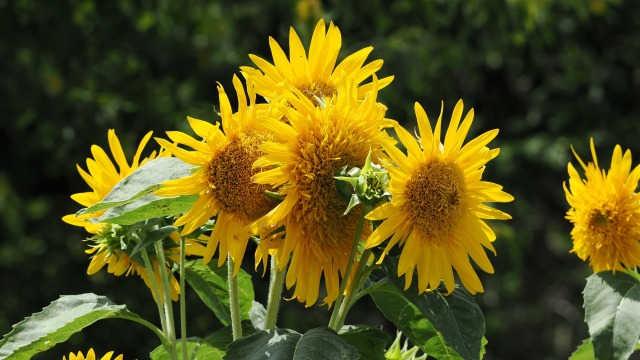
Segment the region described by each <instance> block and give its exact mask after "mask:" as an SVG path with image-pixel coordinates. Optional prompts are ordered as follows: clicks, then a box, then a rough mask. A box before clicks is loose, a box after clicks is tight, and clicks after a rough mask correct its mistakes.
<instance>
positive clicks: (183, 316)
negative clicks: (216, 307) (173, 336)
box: [180, 236, 187, 360]
mask: <svg viewBox="0 0 640 360" xmlns="http://www.w3.org/2000/svg"><path fill="white" fill-rule="evenodd" d="M185 251H186V238H184V237H183V236H181V237H180V337H181V341H180V342H181V344H182V359H183V360H187V301H186V297H187V295H186V292H187V289H186V288H185V285H184V280H185V279H184V277H185V269H184V266H185V264H184V263H185V257H186V255H185Z"/></svg>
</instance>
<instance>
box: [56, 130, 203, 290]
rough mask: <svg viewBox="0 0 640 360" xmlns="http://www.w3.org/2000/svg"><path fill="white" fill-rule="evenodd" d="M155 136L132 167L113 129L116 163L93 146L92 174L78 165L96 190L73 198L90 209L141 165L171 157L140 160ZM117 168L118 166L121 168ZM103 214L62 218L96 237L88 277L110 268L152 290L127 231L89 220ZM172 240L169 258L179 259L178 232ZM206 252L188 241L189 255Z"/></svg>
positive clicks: (110, 134) (173, 286) (111, 144)
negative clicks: (135, 277) (137, 278)
mask: <svg viewBox="0 0 640 360" xmlns="http://www.w3.org/2000/svg"><path fill="white" fill-rule="evenodd" d="M151 135H152V132H149V133H147V134H146V135H145V136H144V138H143V139H142V141H141V142H140V144H139V145H138V149H137V151H136V153H135V155H134V157H133V160H132V162H131V164H129V162H128V161H127V159H126V157H125V155H124V151H123V150H122V146H121V145H120V141H119V140H118V137H117V136H116V133H115V131H114V130H113V129H110V130H109V132H108V139H109V148H110V150H111V154H112V156H113V158H114V159H115V163H116V164H114V163H113V162H112V161H111V159H110V158H109V156H108V155H107V153H106V152H105V151H104V150H103V149H102V148H101V147H99V146H97V145H93V146H92V147H91V153H92V155H93V159H92V158H87V169H88V172H86V171H84V170H83V169H82V168H81V167H80V166H78V165H77V169H78V172H79V173H80V176H82V178H83V179H84V180H85V181H86V182H87V184H88V185H89V187H90V188H91V189H92V190H93V191H90V192H84V193H78V194H73V195H71V198H72V199H73V200H75V201H76V202H77V203H79V204H80V205H83V206H87V207H89V206H92V205H95V204H97V203H99V202H100V201H102V199H103V198H104V197H105V196H107V194H109V192H110V191H111V189H113V187H114V186H115V185H116V184H117V183H118V182H119V181H120V180H122V179H124V178H125V177H127V176H128V175H130V174H131V173H133V172H134V171H135V170H136V169H138V168H139V167H140V166H142V165H144V164H145V163H147V162H148V161H150V160H153V159H155V158H156V157H161V156H168V155H169V154H168V153H167V152H164V151H161V152H159V153H156V151H153V152H152V153H151V155H150V156H149V157H146V158H143V159H142V160H141V159H140V157H141V154H142V151H143V149H144V147H145V145H146V144H147V142H148V141H149V138H151ZM116 165H117V166H118V168H117V169H116ZM103 213H104V211H100V212H96V213H91V214H83V215H80V216H76V215H75V214H69V215H66V216H64V217H63V218H62V220H63V221H65V222H66V223H69V224H71V225H75V226H82V227H84V228H85V229H86V230H87V231H88V232H89V233H91V234H94V236H93V237H91V238H90V239H88V240H87V241H89V242H91V243H92V244H91V245H90V248H89V249H87V250H85V252H86V253H87V254H91V255H92V256H91V263H90V264H89V267H88V269H87V274H89V275H93V274H95V273H96V272H98V271H99V270H100V269H102V268H103V267H104V266H105V265H106V266H107V271H108V272H109V273H111V274H114V275H116V276H120V275H123V274H125V275H127V276H128V275H130V274H132V273H133V274H138V275H139V276H140V277H141V278H142V279H143V280H144V282H145V284H147V286H148V287H149V288H150V289H151V286H150V285H151V283H150V282H149V280H150V278H149V273H148V271H147V270H146V269H145V267H144V264H143V262H142V261H141V260H140V261H136V260H135V259H132V258H131V257H130V256H129V254H128V253H127V251H126V250H127V247H129V250H131V248H133V246H127V245H128V244H127V243H128V240H127V238H126V230H123V228H122V227H120V226H118V225H114V224H107V223H93V222H90V221H88V220H90V219H92V218H97V217H99V216H100V215H102V214H103ZM121 240H122V241H121ZM171 240H173V242H174V244H173V245H172V246H169V248H168V249H166V251H165V253H166V256H167V258H168V259H170V260H172V259H173V260H176V259H177V256H178V255H177V254H176V253H175V248H176V247H177V241H178V240H179V238H178V237H177V233H174V234H172V235H171ZM123 244H124V246H123ZM203 250H204V249H203V247H202V245H200V244H198V242H197V241H194V240H187V251H186V252H185V253H186V254H189V255H197V254H199V253H201V252H202V251H203ZM152 262H153V264H154V267H155V268H156V269H158V263H157V260H155V259H154V260H153V261H152ZM154 274H156V275H155V276H156V277H158V276H159V275H157V271H156V272H154ZM159 284H160V285H162V282H159ZM179 293H180V287H179V285H178V282H177V280H176V279H175V277H173V276H172V277H171V298H172V299H173V300H174V301H175V300H178V294H179Z"/></svg>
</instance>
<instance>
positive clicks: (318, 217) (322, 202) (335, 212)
mask: <svg viewBox="0 0 640 360" xmlns="http://www.w3.org/2000/svg"><path fill="white" fill-rule="evenodd" d="M325 130H326V129H325ZM336 130H337V129H336ZM322 133H324V131H323V132H322ZM337 134H343V131H340V130H337ZM337 134H336V136H335V137H334V138H335V139H342V140H341V141H338V142H333V143H328V142H327V141H326V137H324V136H322V134H318V137H319V139H316V140H315V141H313V142H312V143H307V144H304V146H303V147H301V149H300V158H299V160H298V161H297V164H296V166H295V169H294V171H292V173H291V183H295V184H297V188H298V191H299V192H300V194H301V195H302V196H301V199H300V201H299V204H298V205H297V207H296V209H295V210H294V211H293V212H292V216H293V217H294V218H295V219H296V221H298V222H299V223H301V224H303V228H304V231H305V232H306V233H307V234H308V235H309V236H308V239H311V240H313V241H315V242H316V243H315V244H314V246H318V247H319V248H318V250H319V253H322V252H326V251H325V250H321V249H325V247H326V246H329V247H331V248H333V247H334V246H336V245H337V246H339V247H342V246H343V245H344V243H345V241H352V240H353V231H355V225H356V224H357V217H358V216H359V213H358V211H355V210H354V211H351V212H349V213H348V214H347V215H344V216H343V215H342V214H343V213H344V211H345V209H346V207H347V203H346V202H345V201H344V200H343V199H342V197H341V196H340V194H339V192H338V190H337V188H336V179H335V178H334V176H335V175H336V174H337V173H338V171H339V170H340V169H341V168H342V167H344V166H345V165H348V166H356V165H358V164H361V163H363V162H364V159H365V158H366V157H367V152H368V150H369V148H368V146H369V145H368V142H365V141H362V139H352V142H350V141H347V139H348V137H346V136H339V135H337ZM358 140H360V141H358Z"/></svg>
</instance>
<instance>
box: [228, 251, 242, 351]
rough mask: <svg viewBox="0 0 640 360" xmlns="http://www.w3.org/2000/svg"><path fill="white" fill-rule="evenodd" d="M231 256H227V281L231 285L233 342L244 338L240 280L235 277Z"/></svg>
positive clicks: (230, 306)
mask: <svg viewBox="0 0 640 360" xmlns="http://www.w3.org/2000/svg"><path fill="white" fill-rule="evenodd" d="M234 266H235V265H234V263H233V259H232V258H231V255H229V256H227V276H228V277H227V281H228V283H229V308H230V310H231V330H232V333H233V340H238V339H240V338H242V324H241V323H240V301H239V299H238V278H237V277H235V276H233V268H234Z"/></svg>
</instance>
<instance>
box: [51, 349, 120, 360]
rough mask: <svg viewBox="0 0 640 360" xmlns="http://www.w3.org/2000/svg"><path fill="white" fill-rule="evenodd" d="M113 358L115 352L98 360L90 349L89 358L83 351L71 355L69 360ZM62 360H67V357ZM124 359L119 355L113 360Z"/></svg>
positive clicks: (104, 359) (106, 359) (109, 359)
mask: <svg viewBox="0 0 640 360" xmlns="http://www.w3.org/2000/svg"><path fill="white" fill-rule="evenodd" d="M112 356H113V351H109V352H108V353H106V354H104V356H103V357H101V358H100V359H98V358H97V357H96V353H95V352H94V351H93V349H89V352H87V356H84V355H83V354H82V351H78V354H74V353H69V360H111V357H112ZM62 359H63V360H67V357H66V356H63V357H62ZM122 359H123V357H122V355H118V356H116V357H115V358H113V360H122Z"/></svg>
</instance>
